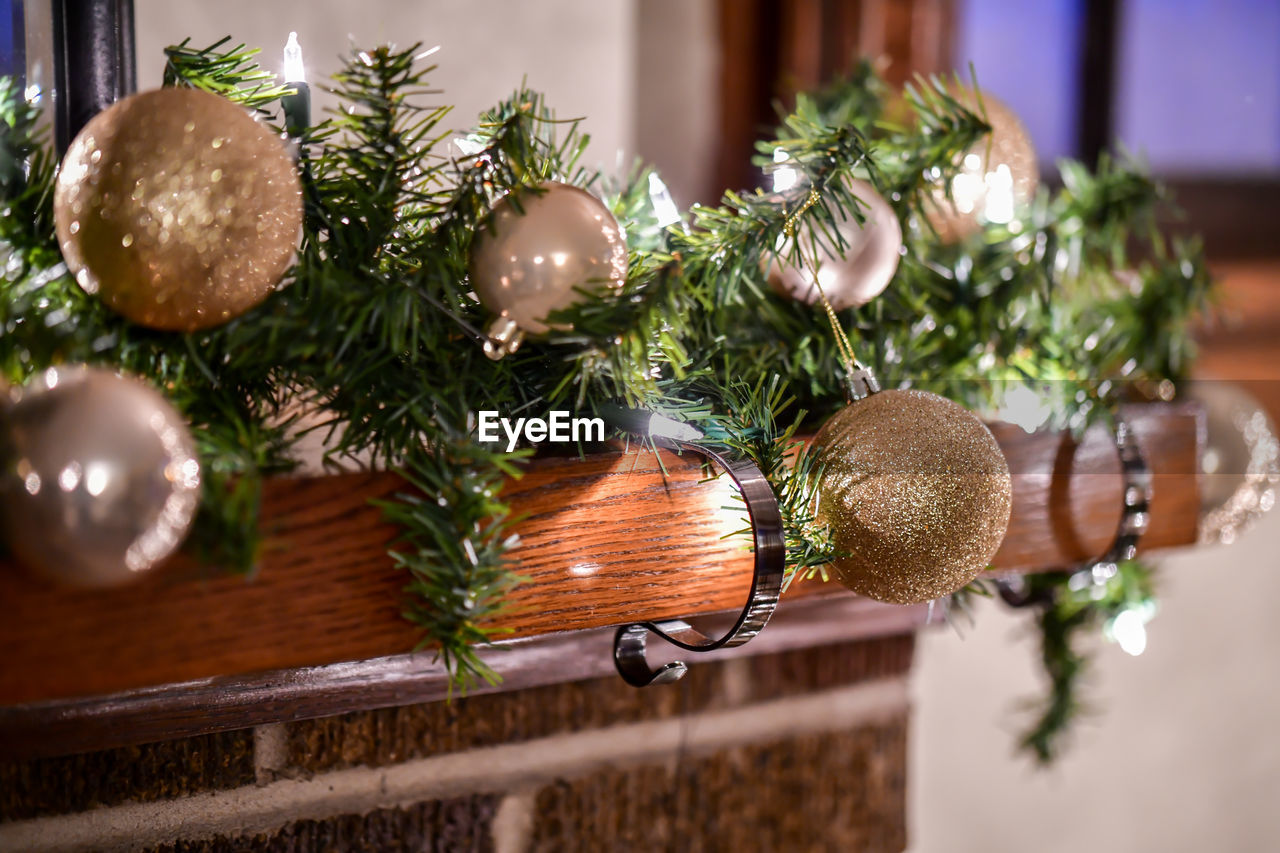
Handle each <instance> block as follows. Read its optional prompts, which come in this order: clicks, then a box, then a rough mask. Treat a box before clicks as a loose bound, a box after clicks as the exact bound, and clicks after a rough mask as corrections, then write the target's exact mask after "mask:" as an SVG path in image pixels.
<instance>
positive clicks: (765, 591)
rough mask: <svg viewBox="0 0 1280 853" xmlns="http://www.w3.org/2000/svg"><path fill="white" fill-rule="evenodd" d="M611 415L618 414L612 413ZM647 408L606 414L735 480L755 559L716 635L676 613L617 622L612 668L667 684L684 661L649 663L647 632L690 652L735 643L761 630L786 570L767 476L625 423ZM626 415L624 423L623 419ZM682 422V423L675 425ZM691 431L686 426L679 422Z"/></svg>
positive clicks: (634, 682)
mask: <svg viewBox="0 0 1280 853" xmlns="http://www.w3.org/2000/svg"><path fill="white" fill-rule="evenodd" d="M617 415H621V417H618V416H617ZM637 418H643V419H644V420H645V421H646V422H647V418H648V416H647V414H643V415H642V414H641V413H636V412H629V411H627V410H618V411H617V412H616V413H615V416H614V417H612V418H611V419H612V420H614V421H615V423H616V424H617V425H618V426H620V427H621V428H623V429H630V430H631V431H633V432H637V433H642V432H643V434H645V435H647V436H648V437H649V438H651V439H652V441H653V442H654V443H655V444H658V445H661V446H664V447H668V448H670V449H673V450H687V451H689V452H692V453H696V454H698V455H699V456H702V457H704V458H706V459H708V460H711V461H713V462H715V463H717V464H718V465H720V466H721V467H722V468H723V469H724V471H725V473H726V474H728V475H729V477H730V478H731V479H732V480H733V481H734V483H736V484H737V486H738V489H739V491H740V492H741V494H742V500H743V502H744V503H745V504H746V507H747V515H748V516H749V518H750V520H751V532H752V536H753V540H754V545H755V555H754V559H755V563H754V571H753V574H752V578H751V591H750V593H749V594H748V596H747V603H746V605H745V606H744V607H743V609H742V612H741V613H740V614H739V615H738V619H737V621H736V622H734V624H733V627H732V628H730V629H729V631H728V632H727V633H726V634H724V635H723V636H721V637H719V638H715V639H713V638H710V637H708V636H706V635H705V634H703V633H702V632H701V631H699V630H698V629H696V628H694V627H693V626H692V625H690V624H689V623H688V622H685V621H684V620H682V619H668V620H664V621H661V622H636V623H633V624H630V625H623V626H622V627H620V628H618V631H617V633H616V634H615V635H614V641H613V661H614V665H615V666H616V667H617V669H618V674H619V675H621V676H622V678H623V680H624V681H626V682H627V683H628V684H630V685H631V686H632V687H648V686H650V685H654V684H670V683H671V682H674V681H678V680H680V679H681V678H683V677H684V676H685V674H686V673H687V672H688V671H689V667H688V664H686V663H685V662H684V661H672V662H671V663H667V664H663V665H662V666H660V667H658V668H657V669H651V668H650V666H649V662H648V660H647V659H646V657H645V650H646V643H647V640H648V637H649V634H651V633H652V634H657V635H658V636H659V637H662V638H663V639H664V640H666V641H667V642H669V643H671V644H672V645H675V646H678V647H679V648H682V649H685V650H686V651H691V652H710V651H714V650H716V649H728V648H733V647H734V646H741V645H742V644H743V643H746V642H747V641H749V640H751V639H752V638H753V637H755V636H756V635H757V634H759V633H760V632H761V631H763V630H764V627H765V625H767V624H768V622H769V618H770V617H771V616H772V615H773V611H774V610H775V609H776V608H777V606H778V599H779V597H780V596H781V595H782V580H783V573H784V572H785V570H786V540H785V539H784V534H783V528H782V514H781V513H780V512H779V510H778V499H777V496H776V495H775V494H774V492H773V487H772V486H770V485H769V481H768V479H767V478H766V477H765V476H764V473H763V472H762V471H761V470H760V469H759V468H758V467H756V465H755V464H754V463H752V462H750V461H748V460H745V459H730V458H728V457H726V456H724V455H722V454H720V453H717V452H716V451H714V450H711V449H709V448H707V447H705V446H703V445H701V444H698V443H695V442H693V441H685V440H682V439H675V438H666V437H660V436H656V435H652V434H651V433H649V432H647V431H646V430H642V429H632V428H631V424H634V423H636V422H637ZM628 420H630V422H631V423H630V424H629V423H628V422H627V421H628ZM681 426H685V425H681ZM685 429H688V430H690V431H692V428H689V427H687V426H685Z"/></svg>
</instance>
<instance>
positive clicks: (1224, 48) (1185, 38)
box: [1115, 0, 1280, 174]
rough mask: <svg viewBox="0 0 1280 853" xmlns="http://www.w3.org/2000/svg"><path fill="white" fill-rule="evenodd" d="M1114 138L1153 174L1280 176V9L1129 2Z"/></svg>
mask: <svg viewBox="0 0 1280 853" xmlns="http://www.w3.org/2000/svg"><path fill="white" fill-rule="evenodd" d="M1120 27H1121V30H1120V31H1121V39H1120V45H1121V47H1120V62H1119V87H1118V88H1119V91H1118V92H1117V93H1116V96H1117V97H1116V123H1115V128H1116V134H1117V136H1118V137H1119V138H1120V139H1121V140H1122V141H1123V142H1124V144H1125V145H1126V146H1128V147H1129V148H1130V149H1132V150H1135V151H1137V152H1140V153H1142V154H1144V155H1145V156H1146V157H1147V159H1148V160H1149V162H1150V163H1151V167H1152V169H1153V170H1155V171H1157V172H1164V173H1171V172H1183V173H1186V172H1197V173H1219V174H1222V173H1231V172H1235V173H1257V172H1266V171H1272V172H1274V171H1276V170H1280V3H1276V2H1275V0H1128V2H1126V3H1125V4H1124V16H1123V19H1122V21H1121V23H1120Z"/></svg>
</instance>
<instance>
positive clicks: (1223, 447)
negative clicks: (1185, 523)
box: [1186, 381, 1280, 545]
mask: <svg viewBox="0 0 1280 853" xmlns="http://www.w3.org/2000/svg"><path fill="white" fill-rule="evenodd" d="M1186 397H1187V398H1188V399H1190V400H1194V401H1195V402H1198V403H1199V404H1200V405H1201V406H1202V407H1203V408H1204V411H1205V432H1204V438H1205V442H1204V452H1203V453H1202V454H1201V455H1200V478H1199V480H1200V537H1199V538H1200V541H1201V542H1221V543H1223V544H1227V545H1229V544H1231V543H1232V542H1234V541H1235V540H1236V538H1237V537H1238V536H1239V535H1240V534H1241V533H1243V532H1244V531H1245V530H1247V529H1248V528H1249V527H1250V526H1252V525H1253V523H1254V522H1255V521H1257V520H1258V519H1259V518H1260V517H1261V516H1262V515H1263V514H1264V513H1266V512H1268V511H1269V510H1271V509H1272V508H1273V507H1274V506H1275V504H1276V497H1277V493H1280V440H1278V439H1277V438H1276V427H1275V424H1274V423H1272V422H1271V418H1269V417H1267V413H1266V410H1264V409H1263V408H1262V406H1261V404H1260V403H1258V401H1257V400H1256V399H1254V398H1253V396H1252V395H1251V394H1249V392H1248V391H1246V390H1245V389H1244V388H1242V387H1241V386H1239V385H1235V384H1233V383H1230V382H1209V381H1202V382H1193V383H1191V385H1190V387H1189V388H1188V389H1187V392H1186Z"/></svg>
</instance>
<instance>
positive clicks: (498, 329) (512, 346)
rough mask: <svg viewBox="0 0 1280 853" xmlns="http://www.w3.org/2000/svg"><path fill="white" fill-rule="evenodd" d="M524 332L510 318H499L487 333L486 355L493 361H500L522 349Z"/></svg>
mask: <svg viewBox="0 0 1280 853" xmlns="http://www.w3.org/2000/svg"><path fill="white" fill-rule="evenodd" d="M523 341H524V330H523V329H521V328H520V325H519V324H518V323H517V322H516V321H515V320H513V319H511V318H510V317H505V316H504V317H498V318H497V319H495V320H494V321H493V323H491V324H490V325H489V329H488V331H486V332H485V340H484V354H485V355H487V356H489V358H490V359H492V360H493V361H500V360H501V359H504V358H506V357H507V356H509V355H511V354H512V353H514V352H515V351H516V350H518V349H520V344H521V343H522V342H523Z"/></svg>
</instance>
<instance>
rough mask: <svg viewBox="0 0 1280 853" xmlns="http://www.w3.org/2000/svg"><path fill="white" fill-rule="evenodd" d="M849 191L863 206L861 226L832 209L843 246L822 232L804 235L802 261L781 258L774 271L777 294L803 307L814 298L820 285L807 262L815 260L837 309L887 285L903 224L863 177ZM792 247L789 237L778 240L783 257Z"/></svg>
mask: <svg viewBox="0 0 1280 853" xmlns="http://www.w3.org/2000/svg"><path fill="white" fill-rule="evenodd" d="M849 191H850V192H852V193H853V195H854V196H856V197H857V199H858V201H860V202H861V203H862V205H863V207H862V214H863V216H864V217H865V221H864V222H863V224H862V225H861V226H859V225H858V223H857V221H855V220H854V219H853V218H852V217H849V218H845V217H843V216H841V215H840V213H839V212H837V213H836V215H837V216H838V217H839V219H838V221H837V223H836V228H837V231H838V232H839V234H840V237H841V239H842V240H843V241H844V244H845V245H844V249H843V250H841V249H840V248H838V247H837V246H836V245H834V243H833V242H832V241H831V240H830V239H829V238H827V237H826V236H825V235H823V234H822V232H821V230H817V231H815V232H814V234H815V236H816V237H817V240H816V241H815V240H813V239H809V238H808V237H802V238H801V240H800V251H801V254H802V256H803V257H804V258H805V261H804V263H803V264H802V265H801V266H795V265H793V264H791V263H788V262H786V261H780V262H779V263H778V264H777V265H776V266H775V267H774V268H773V270H772V274H771V275H770V277H769V283H770V284H771V285H772V286H773V288H774V290H776V291H777V292H778V293H780V294H782V295H783V296H789V297H791V298H792V299H795V300H798V301H800V302H803V303H805V304H806V305H812V304H814V303H815V302H817V301H818V286H815V284H814V274H813V270H811V269H810V268H809V266H808V264H809V262H810V261H812V260H814V259H815V258H816V270H817V276H818V278H817V284H818V285H820V286H821V288H822V293H823V294H825V295H826V297H827V301H828V302H830V303H831V307H832V308H834V309H835V310H837V311H843V310H844V309H846V308H853V307H855V306H858V305H865V304H867V303H868V302H870V301H871V300H872V299H874V298H876V297H877V296H879V295H880V294H881V293H882V292H883V291H884V289H885V288H886V287H888V286H889V282H890V281H891V280H892V279H893V274H894V272H896V271H897V269H898V259H899V258H900V257H901V254H902V226H900V225H899V224H898V216H897V214H895V213H894V212H893V208H892V207H890V206H889V203H888V202H887V201H885V200H884V199H883V198H882V197H881V196H880V194H879V193H878V192H876V190H875V187H873V186H871V184H869V183H867V182H866V181H850V182H849ZM791 246H792V241H791V240H790V239H787V238H785V237H784V238H783V239H782V240H781V241H780V242H779V245H778V254H779V255H781V256H783V257H786V256H787V254H788V253H790V252H791ZM842 255H843V257H842Z"/></svg>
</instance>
